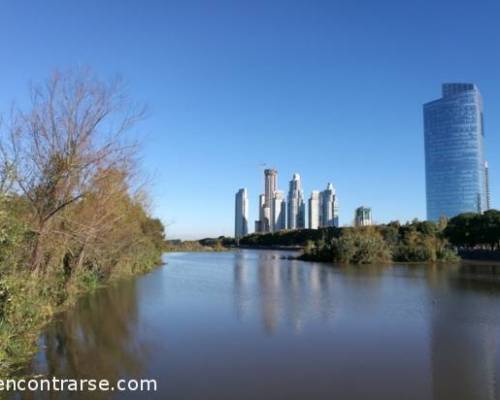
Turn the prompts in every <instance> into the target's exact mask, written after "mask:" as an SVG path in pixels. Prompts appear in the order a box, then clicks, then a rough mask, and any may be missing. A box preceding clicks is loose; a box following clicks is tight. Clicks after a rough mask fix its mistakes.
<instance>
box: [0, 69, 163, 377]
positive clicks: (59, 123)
mask: <svg viewBox="0 0 500 400" xmlns="http://www.w3.org/2000/svg"><path fill="white" fill-rule="evenodd" d="M123 89H124V88H123V87H121V86H120V85H119V84H115V83H111V82H110V83H108V82H104V81H101V80H99V79H98V78H97V77H95V76H94V75H93V74H92V73H91V71H88V70H85V71H83V70H82V71H79V70H75V71H72V72H69V73H56V74H54V75H53V76H52V77H51V78H49V79H47V80H46V81H45V82H43V83H41V84H40V85H36V84H35V85H34V86H33V93H31V96H30V97H29V98H31V100H32V103H31V104H30V103H29V102H26V107H23V109H17V108H16V112H15V115H13V121H15V123H14V125H13V126H9V129H13V130H12V132H15V134H13V133H12V132H3V131H0V133H2V134H4V136H2V139H5V142H2V151H1V152H0V153H1V154H0V158H1V163H0V182H1V185H0V378H4V377H6V376H9V375H11V374H12V373H13V372H14V371H15V370H16V369H17V368H18V367H19V366H20V365H22V364H23V363H25V362H27V361H28V360H29V359H30V357H31V356H32V354H33V352H34V351H35V349H36V341H37V338H38V335H39V334H40V331H41V329H42V327H43V326H45V324H46V323H47V322H48V321H50V320H51V318H53V316H54V315H55V314H56V313H58V312H59V311H61V310H64V309H66V308H67V307H70V306H71V305H73V304H75V302H76V301H77V299H78V298H79V297H80V296H82V295H83V294H86V293H88V292H90V291H92V290H95V289H96V288H98V287H101V286H103V285H107V284H109V283H111V282H114V281H115V280H117V279H121V278H122V277H127V276H134V275H138V274H142V273H144V272H147V271H150V270H151V269H152V268H154V267H155V266H157V265H159V264H160V262H161V255H162V252H163V248H164V244H165V243H164V241H165V234H164V226H163V224H162V223H161V221H160V220H159V219H157V218H153V217H152V216H151V215H150V213H149V211H148V210H149V202H148V200H147V194H146V193H145V192H144V191H143V190H142V189H141V188H142V182H141V181H139V180H138V177H139V176H140V171H139V170H138V169H137V156H138V153H137V150H138V148H137V146H135V145H134V146H132V145H131V144H130V143H127V140H126V139H125V137H123V135H124V134H125V132H126V130H127V129H130V128H132V126H133V121H136V120H139V119H137V118H136V117H139V115H140V111H137V112H138V113H139V114H137V115H136V113H135V111H134V107H133V106H132V104H128V97H127V95H126V93H125V92H124V90H123ZM35 94H36V95H35ZM68 110H71V112H68ZM48 116H53V118H49V117H48ZM112 127H116V129H118V131H116V132H113V130H114V129H113V128H112ZM120 127H121V128H120ZM2 128H5V126H2ZM104 132H106V135H103V133H104Z"/></svg>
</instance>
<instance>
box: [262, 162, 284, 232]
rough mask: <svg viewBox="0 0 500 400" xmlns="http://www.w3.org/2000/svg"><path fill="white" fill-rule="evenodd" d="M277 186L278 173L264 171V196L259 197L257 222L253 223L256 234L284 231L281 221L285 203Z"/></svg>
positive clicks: (272, 170) (269, 170)
mask: <svg viewBox="0 0 500 400" xmlns="http://www.w3.org/2000/svg"><path fill="white" fill-rule="evenodd" d="M277 186H278V171H276V170H275V169H266V170H264V194H261V195H260V196H259V220H258V221H255V231H256V232H261V233H267V232H274V231H277V230H280V229H284V226H283V225H284V224H283V222H282V220H283V219H284V218H285V216H284V215H285V210H286V206H285V203H286V202H285V200H284V196H283V193H282V192H279V191H278V190H277ZM281 209H283V214H281ZM276 213H278V214H276ZM275 224H278V225H277V226H275Z"/></svg>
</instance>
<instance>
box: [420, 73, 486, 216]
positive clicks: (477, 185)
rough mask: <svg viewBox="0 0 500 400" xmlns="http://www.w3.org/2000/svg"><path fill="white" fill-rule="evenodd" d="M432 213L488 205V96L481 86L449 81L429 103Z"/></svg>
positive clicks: (426, 109) (427, 124)
mask: <svg viewBox="0 0 500 400" xmlns="http://www.w3.org/2000/svg"><path fill="white" fill-rule="evenodd" d="M424 132H425V135H424V136H425V173H426V191H427V218H428V219H429V220H433V221H437V220H439V218H440V217H441V216H445V217H454V216H455V215H457V214H460V213H464V212H483V211H485V210H486V209H487V208H488V207H489V204H488V194H487V191H488V174H487V163H485V160H484V154H483V151H484V150H483V138H484V126H483V101H482V98H481V94H480V93H479V90H478V88H477V86H476V85H474V84H470V83H446V84H443V87H442V98H440V99H438V100H435V101H431V102H430V103H427V104H424Z"/></svg>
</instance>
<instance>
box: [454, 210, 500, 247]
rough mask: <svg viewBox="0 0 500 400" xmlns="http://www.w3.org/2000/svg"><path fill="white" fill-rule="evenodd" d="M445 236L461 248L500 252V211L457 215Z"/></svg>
mask: <svg viewBox="0 0 500 400" xmlns="http://www.w3.org/2000/svg"><path fill="white" fill-rule="evenodd" d="M444 234H445V236H446V237H447V238H448V240H449V241H450V243H452V244H453V245H455V246H457V247H460V248H465V249H474V248H479V249H488V250H492V251H497V250H500V211H499V210H488V211H485V212H484V213H483V214H476V213H464V214H460V215H457V216H456V217H453V218H451V219H450V220H449V221H448V225H447V226H446V228H445V230H444Z"/></svg>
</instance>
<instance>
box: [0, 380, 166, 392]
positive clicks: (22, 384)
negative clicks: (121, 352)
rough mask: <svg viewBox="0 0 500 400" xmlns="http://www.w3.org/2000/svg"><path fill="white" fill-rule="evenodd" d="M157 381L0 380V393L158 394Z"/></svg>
mask: <svg viewBox="0 0 500 400" xmlns="http://www.w3.org/2000/svg"><path fill="white" fill-rule="evenodd" d="M157 390H158V384H157V381H156V379H118V380H117V381H115V382H114V383H113V382H111V381H109V380H108V379H67V378H56V377H52V378H29V379H28V378H26V379H24V378H20V379H0V392H114V391H117V392H156V391H157Z"/></svg>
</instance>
